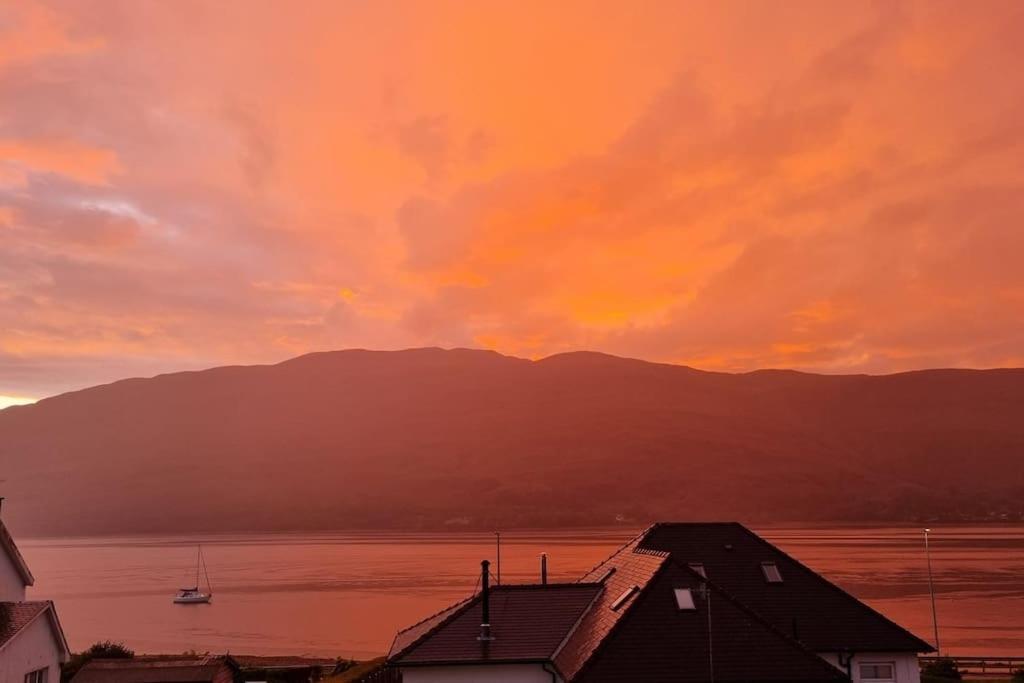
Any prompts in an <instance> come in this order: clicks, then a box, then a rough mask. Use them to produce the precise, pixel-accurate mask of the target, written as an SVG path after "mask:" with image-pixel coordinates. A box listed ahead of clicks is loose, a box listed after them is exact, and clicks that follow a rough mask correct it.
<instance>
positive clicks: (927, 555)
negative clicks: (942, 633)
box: [924, 529, 942, 654]
mask: <svg viewBox="0 0 1024 683" xmlns="http://www.w3.org/2000/svg"><path fill="white" fill-rule="evenodd" d="M930 532H931V529H925V530H924V556H925V558H926V560H927V561H928V593H930V594H931V597H932V629H933V630H934V631H935V652H936V653H937V654H942V648H941V647H940V646H939V620H938V618H937V617H936V616H935V584H934V583H933V582H932V553H931V550H930V549H929V548H928V534H929V533H930Z"/></svg>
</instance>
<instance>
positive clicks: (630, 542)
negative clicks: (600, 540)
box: [579, 522, 658, 582]
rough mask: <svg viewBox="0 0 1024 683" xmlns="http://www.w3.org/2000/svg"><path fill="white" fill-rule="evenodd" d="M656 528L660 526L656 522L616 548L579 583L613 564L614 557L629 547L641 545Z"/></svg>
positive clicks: (581, 577)
mask: <svg viewBox="0 0 1024 683" xmlns="http://www.w3.org/2000/svg"><path fill="white" fill-rule="evenodd" d="M656 526H658V522H654V523H653V524H648V525H647V526H646V527H645V528H644V529H643V530H642V531H641V532H640V533H638V534H636V535H635V536H633V537H632V538H630V539H629V540H628V541H626V542H625V543H623V544H622V545H621V546H619V547H618V548H616V549H615V550H614V551H613V552H612V554H611V555H608V556H607V557H606V558H604V559H603V560H601V561H600V562H598V563H597V564H595V565H594V566H593V567H591V568H590V569H588V570H587V571H585V572H583V574H582V576H580V578H579V581H580V582H583V578H584V577H587V576H590V575H591V574H593V573H594V572H596V571H597V570H598V569H600V568H601V567H603V566H604V565H606V564H608V563H609V562H611V561H612V558H613V557H615V556H616V555H618V554H619V553H621V552H622V551H623V550H625V549H626V548H628V547H629V546H630V545H633V544H635V543H639V542H640V541H641V540H643V539H644V537H646V536H647V534H649V533H650V532H651V530H653V529H654V527H656ZM634 550H636V549H635V548H634Z"/></svg>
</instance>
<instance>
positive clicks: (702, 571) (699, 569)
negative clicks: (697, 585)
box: [688, 562, 708, 579]
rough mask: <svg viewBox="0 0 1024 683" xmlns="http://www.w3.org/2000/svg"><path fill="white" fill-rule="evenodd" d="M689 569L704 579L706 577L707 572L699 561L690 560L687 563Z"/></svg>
mask: <svg viewBox="0 0 1024 683" xmlns="http://www.w3.org/2000/svg"><path fill="white" fill-rule="evenodd" d="M688 566H689V567H690V569H692V570H693V571H695V572H697V573H698V574H700V575H701V576H702V577H704V578H705V579H706V578H708V573H707V571H705V569H704V565H703V564H702V563H700V562H691V563H690V564H689V565H688Z"/></svg>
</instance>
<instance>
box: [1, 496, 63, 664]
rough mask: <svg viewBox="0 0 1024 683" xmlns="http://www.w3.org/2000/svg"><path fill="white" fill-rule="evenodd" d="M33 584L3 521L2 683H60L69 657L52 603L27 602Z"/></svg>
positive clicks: (45, 601)
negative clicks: (28, 591)
mask: <svg viewBox="0 0 1024 683" xmlns="http://www.w3.org/2000/svg"><path fill="white" fill-rule="evenodd" d="M2 500H3V499H0V501H2ZM33 583H35V579H34V578H33V577H32V572H30V571H29V569H28V565H27V564H26V563H25V558H23V557H22V556H21V553H20V552H19V551H18V546H16V545H15V544H14V538H12V537H11V534H10V532H9V531H7V527H6V526H5V525H4V523H3V521H2V520H0V681H4V682H5V683H7V682H8V681H10V682H11V683H59V681H60V665H61V664H63V663H64V662H66V661H67V660H68V658H69V657H70V653H69V652H68V644H67V640H65V638H64V631H63V630H62V629H61V626H60V622H59V621H58V620H57V610H56V609H55V608H54V606H53V603H52V602H50V601H49V600H26V599H25V591H26V588H27V587H28V586H31V585H32V584H33Z"/></svg>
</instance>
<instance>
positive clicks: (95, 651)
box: [60, 640, 135, 683]
mask: <svg viewBox="0 0 1024 683" xmlns="http://www.w3.org/2000/svg"><path fill="white" fill-rule="evenodd" d="M134 656H135V652H134V651H132V650H129V649H128V648H127V647H125V644H124V643H115V642H113V641H110V640H104V641H103V642H102V643H93V644H92V646H91V647H90V648H89V649H88V650H86V651H85V652H78V653H76V654H73V655H71V659H70V660H68V663H67V664H65V665H64V666H62V667H61V670H60V680H61V683H67V681H70V680H71V679H72V678H74V676H75V674H76V673H78V670H79V669H81V668H82V667H83V666H85V665H86V664H88V663H89V662H90V661H92V660H93V659H131V658H132V657H134Z"/></svg>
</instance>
